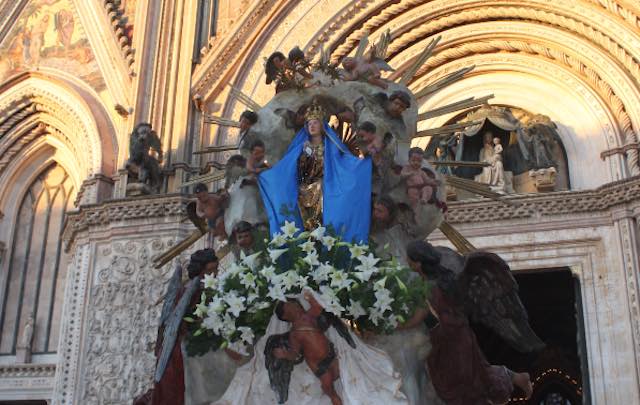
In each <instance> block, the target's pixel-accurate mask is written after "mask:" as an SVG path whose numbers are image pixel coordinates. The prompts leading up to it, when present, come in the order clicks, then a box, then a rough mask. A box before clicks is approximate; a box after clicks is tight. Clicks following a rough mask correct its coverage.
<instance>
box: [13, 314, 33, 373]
mask: <svg viewBox="0 0 640 405" xmlns="http://www.w3.org/2000/svg"><path fill="white" fill-rule="evenodd" d="M34 324H35V319H34V317H33V315H29V317H28V318H27V320H26V322H25V323H24V327H23V328H22V335H21V336H20V344H19V345H18V347H17V348H16V363H25V364H26V363H31V349H32V344H33V332H34Z"/></svg>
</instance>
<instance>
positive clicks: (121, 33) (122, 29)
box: [103, 0, 135, 76]
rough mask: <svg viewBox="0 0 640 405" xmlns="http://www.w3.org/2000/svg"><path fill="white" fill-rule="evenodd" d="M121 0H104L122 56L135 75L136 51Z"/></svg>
mask: <svg viewBox="0 0 640 405" xmlns="http://www.w3.org/2000/svg"><path fill="white" fill-rule="evenodd" d="M121 3H122V2H121V1H119V0H105V1H103V4H104V9H105V12H106V17H107V18H108V19H109V23H110V24H111V27H112V28H113V33H114V34H115V36H116V41H117V42H118V45H120V50H121V51H122V56H123V57H124V59H125V60H126V62H127V66H128V67H129V75H131V76H133V75H134V73H135V72H134V71H133V63H134V62H135V58H134V56H135V52H134V50H133V48H132V45H131V38H129V36H128V35H127V18H126V16H125V15H124V10H122V9H121V7H120V6H121Z"/></svg>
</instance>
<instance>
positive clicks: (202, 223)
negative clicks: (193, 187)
mask: <svg viewBox="0 0 640 405" xmlns="http://www.w3.org/2000/svg"><path fill="white" fill-rule="evenodd" d="M186 211H187V218H189V220H190V221H191V222H193V225H195V227H196V228H198V229H201V230H206V229H207V221H206V220H205V219H204V218H200V217H199V216H198V214H197V212H196V202H195V201H191V202H189V203H188V204H187V208H186Z"/></svg>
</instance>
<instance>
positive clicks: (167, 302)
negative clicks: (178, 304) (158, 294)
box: [160, 263, 182, 327]
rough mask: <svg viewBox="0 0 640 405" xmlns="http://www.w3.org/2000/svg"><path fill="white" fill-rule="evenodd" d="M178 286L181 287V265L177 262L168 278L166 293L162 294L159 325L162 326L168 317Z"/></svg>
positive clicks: (178, 289)
mask: <svg viewBox="0 0 640 405" xmlns="http://www.w3.org/2000/svg"><path fill="white" fill-rule="evenodd" d="M180 287H182V266H181V265H180V264H179V263H178V264H176V268H175V270H174V271H173V275H172V276H171V279H170V280H169V287H168V288H167V293H166V294H165V295H164V304H162V312H161V313H160V327H162V326H164V323H165V322H166V321H167V320H168V319H169V316H170V315H171V309H173V304H175V301H176V297H177V296H178V291H180Z"/></svg>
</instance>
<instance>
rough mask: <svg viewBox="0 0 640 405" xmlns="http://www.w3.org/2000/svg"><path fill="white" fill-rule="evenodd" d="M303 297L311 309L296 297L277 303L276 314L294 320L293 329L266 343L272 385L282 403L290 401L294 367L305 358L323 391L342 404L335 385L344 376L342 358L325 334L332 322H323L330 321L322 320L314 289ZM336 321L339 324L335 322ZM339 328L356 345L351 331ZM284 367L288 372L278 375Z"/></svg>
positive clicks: (320, 308)
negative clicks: (280, 361)
mask: <svg viewBox="0 0 640 405" xmlns="http://www.w3.org/2000/svg"><path fill="white" fill-rule="evenodd" d="M303 296H304V299H305V300H306V301H307V302H308V303H309V305H310V308H309V310H307V311H305V310H304V308H303V307H302V305H300V303H299V302H298V301H295V300H292V301H287V302H279V303H278V304H277V306H276V310H275V312H276V316H277V317H278V319H280V320H281V321H285V322H290V323H291V330H290V331H289V332H287V333H285V334H283V335H273V336H270V337H269V341H267V344H266V346H265V357H266V363H267V369H268V370H269V378H270V379H271V386H272V388H274V389H275V390H276V392H277V394H278V396H279V398H278V399H279V402H280V403H284V402H286V400H287V397H288V390H289V378H290V375H291V370H292V369H293V366H294V365H295V364H297V363H300V362H301V361H302V359H304V360H305V361H306V363H307V365H308V366H309V368H310V369H311V371H312V372H313V373H314V374H315V375H316V377H318V379H319V380H320V384H321V386H322V392H324V393H325V394H326V395H327V396H328V397H329V398H330V399H331V403H332V404H333V405H341V404H342V399H341V398H340V396H339V395H338V393H337V392H336V390H335V388H334V386H333V382H334V381H335V380H337V379H338V377H340V368H339V365H338V358H337V355H336V350H335V348H334V346H333V343H331V341H329V339H328V338H327V337H326V336H325V334H324V332H325V330H326V329H327V327H328V325H323V323H326V322H322V321H320V319H321V318H320V317H321V316H323V312H324V308H322V306H321V305H320V304H319V303H318V301H316V299H315V298H314V297H313V294H312V293H311V292H309V291H305V292H304V295H303ZM338 322H340V321H339V320H338ZM333 324H334V326H335V325H336V323H335V322H334V323H333ZM338 328H339V329H338V330H339V331H341V335H343V336H344V337H345V339H347V341H348V342H349V343H350V344H351V345H352V347H353V346H355V343H353V340H351V337H350V335H349V334H348V331H346V329H344V328H340V327H339V326H338ZM345 331H346V335H345V334H344V333H345ZM276 359H280V360H284V361H286V362H287V364H277V360H276ZM283 368H286V369H288V373H287V372H286V370H282V371H285V373H279V374H276V373H277V372H278V371H280V370H278V369H283ZM282 377H284V378H282Z"/></svg>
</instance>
